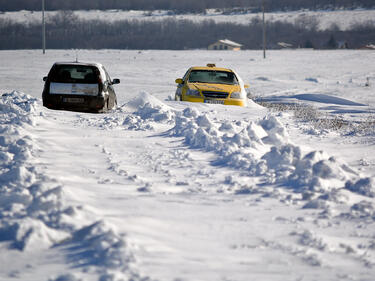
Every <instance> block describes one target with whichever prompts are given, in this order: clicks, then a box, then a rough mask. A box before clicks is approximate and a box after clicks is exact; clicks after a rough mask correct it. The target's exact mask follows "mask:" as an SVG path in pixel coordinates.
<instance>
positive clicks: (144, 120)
mask: <svg viewBox="0 0 375 281" xmlns="http://www.w3.org/2000/svg"><path fill="white" fill-rule="evenodd" d="M121 110H122V111H130V112H132V113H133V114H132V115H128V116H127V117H126V118H125V120H124V121H123V126H125V127H126V128H127V129H130V130H131V129H134V130H146V129H153V125H152V123H153V122H157V123H171V122H172V121H173V120H174V117H175V113H174V110H173V109H172V108H171V107H169V106H167V105H166V104H164V103H163V102H161V101H160V100H158V99H157V98H155V97H153V96H152V95H150V94H149V93H147V92H141V93H140V94H139V96H137V97H136V98H135V99H133V100H131V101H130V102H128V103H127V104H125V105H124V106H122V107H121Z"/></svg>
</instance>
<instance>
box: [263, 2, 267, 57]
mask: <svg viewBox="0 0 375 281" xmlns="http://www.w3.org/2000/svg"><path fill="white" fill-rule="evenodd" d="M262 12H263V58H264V59H265V58H266V42H267V41H266V21H265V17H264V0H262Z"/></svg>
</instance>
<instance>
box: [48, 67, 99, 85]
mask: <svg viewBox="0 0 375 281" xmlns="http://www.w3.org/2000/svg"><path fill="white" fill-rule="evenodd" d="M98 75H99V70H98V69H97V68H96V67H94V66H86V65H55V66H54V67H53V69H52V70H51V73H50V78H51V81H52V82H59V83H89V84H93V83H98Z"/></svg>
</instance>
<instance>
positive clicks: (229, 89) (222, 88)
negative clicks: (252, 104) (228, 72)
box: [188, 83, 241, 93]
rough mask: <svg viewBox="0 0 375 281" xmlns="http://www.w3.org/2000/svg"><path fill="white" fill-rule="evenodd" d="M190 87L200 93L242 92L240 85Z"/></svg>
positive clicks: (193, 84)
mask: <svg viewBox="0 0 375 281" xmlns="http://www.w3.org/2000/svg"><path fill="white" fill-rule="evenodd" d="M188 86H189V88H190V89H196V90H199V91H218V92H227V93H232V92H236V91H241V87H240V85H227V84H208V83H189V84H188Z"/></svg>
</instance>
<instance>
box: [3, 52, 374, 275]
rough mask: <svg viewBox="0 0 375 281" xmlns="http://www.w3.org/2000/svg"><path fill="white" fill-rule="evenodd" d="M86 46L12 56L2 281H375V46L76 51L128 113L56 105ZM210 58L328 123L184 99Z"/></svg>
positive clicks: (263, 95)
mask: <svg viewBox="0 0 375 281" xmlns="http://www.w3.org/2000/svg"><path fill="white" fill-rule="evenodd" d="M75 53H76V51H73V50H60V51H50V50H47V54H46V55H44V56H43V55H42V54H41V51H40V50H36V51H27V50H21V51H1V52H0V59H1V62H2V63H1V65H0V94H1V96H0V114H1V118H0V251H1V255H0V280H30V281H33V280H35V281H37V280H38V281H40V280H53V281H57V280H59V281H63V280H67V281H77V280H85V281H86V280H88V281H90V280H100V281H104V280H113V281H114V280H116V281H117V280H163V281H164V280H170V281H177V280H179V281H182V280H186V281H197V280H198V281H200V280H202V281H212V280H221V281H224V280H225V281H229V280H231V281H240V280H241V281H248V280H368V281H370V280H373V278H374V276H375V199H374V196H375V181H374V177H375V169H374V168H375V155H374V145H375V128H374V114H375V112H374V108H375V91H374V85H375V70H374V67H373V63H371V62H372V61H374V59H375V53H374V52H372V51H349V50H345V51H272V52H268V53H267V55H268V57H267V59H266V60H263V59H262V54H261V52H260V51H241V52H213V51H211V52H210V51H139V52H138V51H118V50H99V51H78V54H79V59H80V60H81V61H92V60H94V61H99V62H101V63H103V64H104V65H105V66H106V67H107V69H108V71H109V73H110V74H111V75H112V78H120V79H121V84H120V85H118V86H116V90H117V94H118V100H119V108H118V109H117V110H115V111H113V112H111V113H108V114H86V113H76V112H66V111H51V110H48V109H45V108H43V107H42V105H41V92H42V87H43V83H42V77H43V76H45V75H46V74H47V72H48V70H49V68H50V67H51V65H52V64H53V62H55V61H67V60H68V61H69V60H74V59H75ZM208 62H210V63H212V62H215V63H216V64H217V65H219V66H226V67H231V68H234V69H235V70H237V72H238V73H239V74H240V75H241V76H242V78H243V80H244V81H245V82H247V83H249V84H250V85H251V88H250V89H251V95H252V96H254V97H257V99H258V100H261V101H267V102H274V103H277V104H288V103H293V104H297V105H298V106H299V108H300V107H301V106H303V105H305V104H309V105H310V106H312V107H313V109H311V108H306V110H299V111H296V112H297V113H298V114H299V115H303V114H305V115H306V116H307V117H311V116H314V117H315V120H320V121H319V122H313V121H305V120H307V119H309V118H305V119H297V118H295V117H294V116H293V115H294V114H293V112H292V111H283V112H279V111H277V110H275V111H269V110H267V109H266V108H263V107H260V106H259V105H257V104H255V103H253V102H252V101H251V100H249V106H248V107H247V108H239V107H230V106H219V105H205V104H192V103H184V102H175V101H172V100H171V96H173V94H174V91H175V83H174V80H175V79H176V78H179V77H181V76H182V75H183V74H184V72H185V71H186V69H187V68H188V67H189V66H191V65H202V64H206V63H208ZM367 78H368V79H367ZM367 81H369V82H370V85H369V86H365V84H366V82H367ZM324 120H325V121H327V120H334V121H332V122H333V124H341V125H343V126H342V127H341V128H340V129H338V130H334V129H332V126H331V127H330V126H327V123H324V122H323V121H324ZM335 122H336V123H335Z"/></svg>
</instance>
